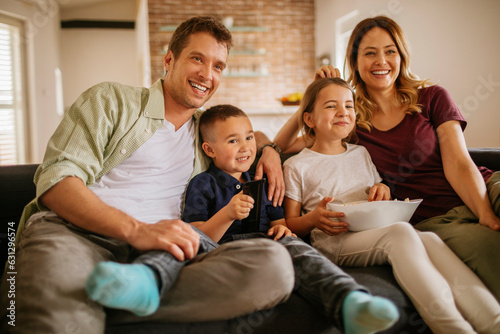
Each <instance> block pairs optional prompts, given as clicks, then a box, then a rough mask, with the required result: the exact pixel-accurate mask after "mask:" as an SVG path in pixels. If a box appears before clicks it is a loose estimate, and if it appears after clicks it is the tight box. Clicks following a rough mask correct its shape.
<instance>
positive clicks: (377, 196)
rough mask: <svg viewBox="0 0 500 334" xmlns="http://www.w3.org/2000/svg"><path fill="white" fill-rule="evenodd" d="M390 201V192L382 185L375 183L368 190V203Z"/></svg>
mask: <svg viewBox="0 0 500 334" xmlns="http://www.w3.org/2000/svg"><path fill="white" fill-rule="evenodd" d="M390 199H391V190H390V189H389V187H388V186H386V185H385V184H383V183H377V184H375V185H374V186H373V187H371V188H370V192H369V193H368V202H371V201H387V200H390Z"/></svg>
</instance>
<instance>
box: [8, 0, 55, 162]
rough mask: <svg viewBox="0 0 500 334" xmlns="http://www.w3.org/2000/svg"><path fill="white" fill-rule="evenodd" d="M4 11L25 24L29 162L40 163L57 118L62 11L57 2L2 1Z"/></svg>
mask: <svg viewBox="0 0 500 334" xmlns="http://www.w3.org/2000/svg"><path fill="white" fill-rule="evenodd" d="M0 11H2V13H3V14H5V15H8V16H13V17H16V18H18V19H21V20H22V21H24V23H25V35H24V38H25V41H26V48H27V50H26V54H27V64H26V65H27V66H26V67H27V78H26V81H27V87H28V99H29V101H28V103H29V107H28V108H29V115H28V116H29V129H30V131H29V132H30V134H29V137H30V142H31V145H30V146H31V151H30V154H29V156H28V157H27V160H26V162H27V163H31V162H40V161H41V159H42V158H43V153H44V152H45V146H46V144H47V141H48V139H49V138H50V136H51V135H52V133H53V132H54V129H55V128H56V126H57V124H59V122H60V119H61V118H60V117H59V116H58V115H57V113H56V110H57V105H56V89H55V87H56V79H55V70H56V68H58V67H59V63H60V61H59V52H58V50H59V10H58V5H57V3H56V2H55V1H47V2H46V3H45V4H44V5H42V6H36V5H34V4H30V3H28V2H24V1H14V0H8V1H2V2H1V3H0Z"/></svg>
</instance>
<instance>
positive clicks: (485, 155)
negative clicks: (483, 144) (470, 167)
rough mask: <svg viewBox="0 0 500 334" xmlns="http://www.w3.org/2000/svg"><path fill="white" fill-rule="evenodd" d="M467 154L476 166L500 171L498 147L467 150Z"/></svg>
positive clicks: (499, 149) (499, 148) (499, 150)
mask: <svg viewBox="0 0 500 334" xmlns="http://www.w3.org/2000/svg"><path fill="white" fill-rule="evenodd" d="M469 153H470V156H471V158H472V160H474V162H475V163H476V165H478V166H484V167H487V168H489V169H492V170H494V171H500V147H488V148H469Z"/></svg>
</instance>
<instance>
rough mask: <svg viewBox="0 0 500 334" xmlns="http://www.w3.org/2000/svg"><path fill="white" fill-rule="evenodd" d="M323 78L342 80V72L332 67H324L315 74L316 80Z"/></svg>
mask: <svg viewBox="0 0 500 334" xmlns="http://www.w3.org/2000/svg"><path fill="white" fill-rule="evenodd" d="M321 78H340V70H339V69H338V68H335V67H333V66H332V65H323V66H321V67H320V68H319V69H318V70H316V72H314V80H318V79H321Z"/></svg>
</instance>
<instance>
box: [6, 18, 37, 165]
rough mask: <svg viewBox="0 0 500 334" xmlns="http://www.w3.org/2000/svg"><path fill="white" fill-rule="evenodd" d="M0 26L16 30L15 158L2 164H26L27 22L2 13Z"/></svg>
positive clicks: (14, 70)
mask: <svg viewBox="0 0 500 334" xmlns="http://www.w3.org/2000/svg"><path fill="white" fill-rule="evenodd" d="M0 26H1V27H2V28H7V29H13V30H16V34H14V36H12V34H11V37H12V40H11V46H12V54H13V56H12V58H13V59H12V62H13V69H12V75H13V78H12V81H13V87H14V88H13V95H14V96H13V103H12V106H11V107H12V109H14V122H13V123H14V127H15V130H14V138H15V143H14V145H12V147H13V148H14V149H15V157H14V158H13V159H2V157H1V156H0V164H1V165H5V164H24V163H27V161H29V157H30V156H31V149H30V148H31V140H30V139H31V137H30V131H29V129H30V124H29V121H30V118H29V112H28V85H27V82H28V81H27V70H26V69H27V66H26V63H27V53H26V49H27V47H26V39H25V34H24V33H25V29H26V28H25V22H24V21H23V20H22V19H19V18H16V17H13V16H9V15H6V14H4V13H0ZM8 107H9V106H8V105H6V104H5V105H0V108H8ZM0 154H1V151H0Z"/></svg>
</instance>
